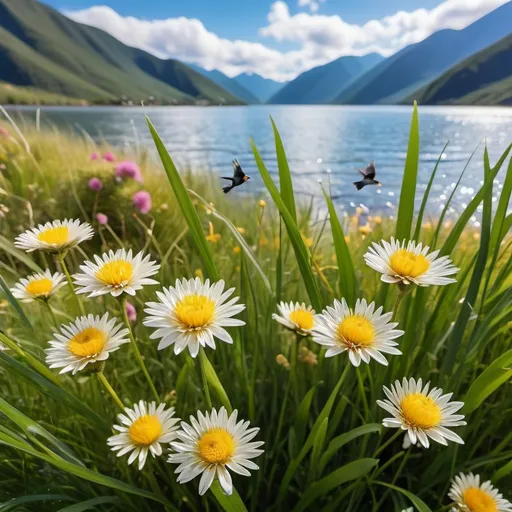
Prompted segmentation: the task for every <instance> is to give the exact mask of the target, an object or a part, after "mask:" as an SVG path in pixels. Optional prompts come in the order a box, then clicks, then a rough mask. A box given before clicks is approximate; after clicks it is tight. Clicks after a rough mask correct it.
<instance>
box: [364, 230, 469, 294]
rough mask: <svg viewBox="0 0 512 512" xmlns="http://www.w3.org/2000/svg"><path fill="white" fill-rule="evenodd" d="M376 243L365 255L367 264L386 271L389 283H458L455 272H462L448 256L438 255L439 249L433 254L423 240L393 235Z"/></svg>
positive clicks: (383, 278) (386, 278)
mask: <svg viewBox="0 0 512 512" xmlns="http://www.w3.org/2000/svg"><path fill="white" fill-rule="evenodd" d="M381 243H382V245H379V244H377V243H375V242H374V243H373V247H370V248H369V249H368V252H367V253H366V254H365V255H364V259H365V261H366V264H367V265H369V266H370V267H372V268H373V269H374V270H376V271H377V272H380V273H381V274H382V277H381V280H382V281H384V282H385V283H403V284H406V285H407V284H411V283H414V284H417V285H418V286H430V285H444V284H450V283H455V282H456V280H455V279H452V278H451V277H446V276H451V275H453V274H456V273H457V272H458V270H459V269H458V268H457V267H455V266H454V265H453V264H452V262H451V260H450V258H448V256H442V257H441V258H438V257H437V255H438V254H439V251H434V252H431V253H430V254H429V249H430V247H428V245H427V246H425V247H423V246H422V244H421V243H419V244H416V242H414V241H410V242H407V243H406V241H405V240H403V241H402V242H401V243H400V242H399V241H398V240H395V239H394V238H393V237H392V238H391V243H389V242H386V241H384V240H383V241H382V242H381Z"/></svg>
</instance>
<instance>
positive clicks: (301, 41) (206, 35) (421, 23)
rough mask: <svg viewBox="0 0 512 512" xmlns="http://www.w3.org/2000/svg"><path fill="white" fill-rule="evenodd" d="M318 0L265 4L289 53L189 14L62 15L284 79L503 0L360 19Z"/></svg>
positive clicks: (158, 51) (391, 45) (464, 19)
mask: <svg viewBox="0 0 512 512" xmlns="http://www.w3.org/2000/svg"><path fill="white" fill-rule="evenodd" d="M319 1H320V0H298V4H299V6H300V7H306V8H308V9H309V11H311V12H305V11H300V12H298V13H296V14H291V13H290V10H289V7H288V5H287V4H286V3H285V2H284V1H281V0H278V1H276V2H274V3H273V4H272V5H271V7H270V11H269V13H268V16H267V20H268V24H267V26H265V27H263V28H261V29H260V30H259V35H260V36H261V37H262V38H269V39H273V40H274V41H277V42H285V41H286V42H289V43H292V44H294V45H295V46H296V49H294V50H291V51H278V50H276V49H274V48H270V47H269V46H266V45H265V44H262V43H256V42H250V41H244V40H229V39H225V38H221V37H219V36H218V35H217V34H215V33H213V32H211V31H209V30H208V29H207V28H206V27H205V26H204V24H203V23H202V22H201V21H200V20H198V19H194V18H185V17H179V18H169V19H164V20H143V19H139V18H135V17H131V16H121V15H119V14H118V13H117V12H116V11H114V10H113V9H111V8H110V7H107V6H95V7H91V8H88V9H84V10H81V11H71V12H65V14H66V15H67V16H69V17H70V18H72V19H74V20H75V21H78V22H80V23H85V24H87V25H92V26H95V27H98V28H100V29H102V30H105V31H106V32H109V33H110V34H112V35H113V36H114V37H116V38H117V39H119V40H120V41H122V42H123V43H125V44H127V45H130V46H134V47H136V48H140V49H142V50H146V51H148V52H150V53H153V54H155V55H157V56H159V57H162V58H177V59H180V60H182V61H185V62H193V63H195V64H197V65H199V66H202V67H204V68H206V69H214V68H215V69H219V70H220V71H222V72H224V73H226V74H227V75H229V76H235V75H237V74H239V73H243V72H251V73H258V74H260V75H262V76H264V77H267V78H272V79H274V80H280V81H284V80H290V79H292V78H294V77H295V76H297V75H298V74H299V73H301V72H303V71H305V70H307V69H310V68H312V67H315V66H319V65H321V64H325V63H327V62H330V61H332V60H334V59H336V58H338V57H341V56H342V55H365V54H367V53H370V52H378V53H381V54H382V55H391V54H393V53H395V52H396V51H398V50H400V49H401V48H403V47H405V46H407V45H409V44H411V43H416V42H418V41H421V40H423V39H425V38H426V37H428V36H429V35H430V34H432V33H433V32H435V31H437V30H440V29H443V28H453V29H461V28H464V27H466V26H467V25H469V24H470V23H472V22H473V21H475V20H476V19H478V18H480V17H481V16H484V15H485V14H487V13H488V12H490V11H491V10H493V9H495V8H497V7H499V6H500V5H502V4H504V3H506V2H507V1H508V0H445V1H444V2H442V3H441V4H440V5H438V6H437V7H435V8H433V9H430V10H427V9H417V10H415V11H410V12H406V11H399V12H397V13H395V14H393V15H391V16H386V17H384V18H381V19H379V20H377V19H373V20H370V21H368V22H367V23H365V24H363V25H356V24H350V23H347V22H345V21H344V20H343V19H342V18H341V17H340V16H337V15H332V16H327V15H322V14H318V13H317V12H316V11H317V10H318V5H319ZM313 4H315V6H313Z"/></svg>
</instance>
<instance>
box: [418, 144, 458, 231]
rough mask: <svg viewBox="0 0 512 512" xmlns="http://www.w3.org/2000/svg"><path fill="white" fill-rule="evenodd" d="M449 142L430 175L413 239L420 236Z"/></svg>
mask: <svg viewBox="0 0 512 512" xmlns="http://www.w3.org/2000/svg"><path fill="white" fill-rule="evenodd" d="M448 144H450V141H448V142H447V143H446V144H445V145H444V148H443V150H442V151H441V153H440V155H439V158H438V159H437V162H436V165H435V166H434V170H433V171H432V174H431V175H430V179H429V180H428V184H427V188H426V189H425V193H424V194H423V199H422V201H421V206H420V211H419V212H418V219H417V220H416V229H415V230H414V236H413V237H412V238H413V240H419V238H420V232H421V223H422V222H423V214H424V213H425V207H426V206H427V201H428V196H429V195H430V189H431V188H432V184H433V183H434V178H435V177H436V173H437V168H438V167H439V163H440V162H441V158H442V156H443V155H444V152H445V151H446V148H447V147H448Z"/></svg>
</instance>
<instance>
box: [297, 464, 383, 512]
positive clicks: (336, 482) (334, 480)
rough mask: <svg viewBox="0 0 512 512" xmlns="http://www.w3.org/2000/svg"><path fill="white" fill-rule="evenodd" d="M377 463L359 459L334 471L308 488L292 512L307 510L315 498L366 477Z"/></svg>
mask: <svg viewBox="0 0 512 512" xmlns="http://www.w3.org/2000/svg"><path fill="white" fill-rule="evenodd" d="M378 463H379V460H378V459H359V460H356V461H354V462H349V463H348V464H345V465H344V466H342V467H341V468H338V469H336V470H335V471H333V472H332V473H330V474H329V475H328V476H326V477H324V478H322V479H321V480H319V481H318V482H315V483H314V484H313V485H311V486H310V487H308V489H307V490H306V492H305V493H304V495H303V496H302V498H301V500H300V501H299V503H298V504H297V506H296V507H295V508H294V509H293V510H294V512H302V511H303V510H308V507H309V506H310V505H311V504H312V503H313V502H314V501H315V500H316V499H317V498H320V497H322V496H325V495H326V494H328V493H329V492H331V491H332V490H333V489H336V488H337V487H339V486H340V485H341V484H344V483H345V482H350V481H351V480H357V479H358V478H361V477H362V476H365V475H367V474H368V473H369V472H370V471H371V470H372V468H374V467H375V466H376V465H377V464H378Z"/></svg>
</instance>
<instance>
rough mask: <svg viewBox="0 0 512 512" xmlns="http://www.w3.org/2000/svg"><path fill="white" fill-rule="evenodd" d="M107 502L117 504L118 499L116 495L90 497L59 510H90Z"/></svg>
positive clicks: (69, 511) (74, 511)
mask: <svg viewBox="0 0 512 512" xmlns="http://www.w3.org/2000/svg"><path fill="white" fill-rule="evenodd" d="M104 503H109V504H111V505H119V504H120V499H119V498H118V497H117V496H100V497H98V498H92V499H90V500H87V501H82V502H81V503H75V504H74V505H70V506H69V507H64V508H61V509H59V512H83V511H84V510H91V509H94V508H96V505H103V504H104Z"/></svg>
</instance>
